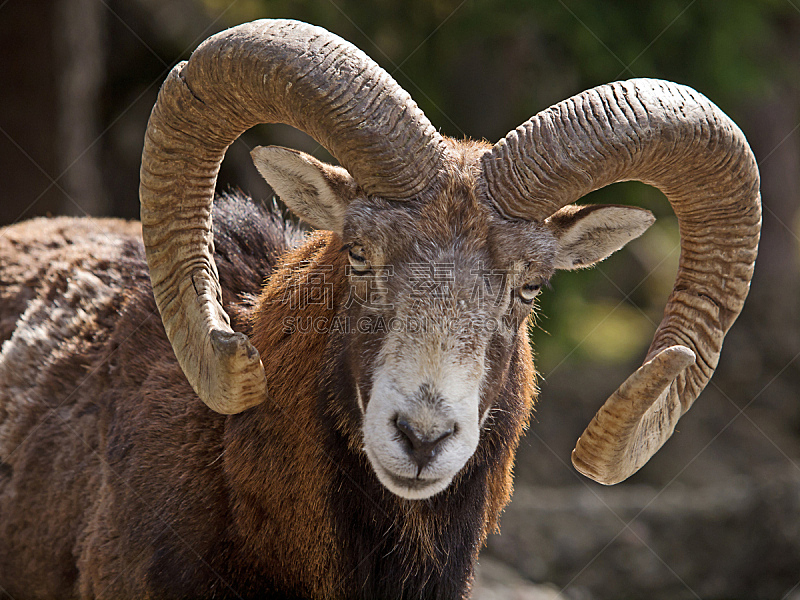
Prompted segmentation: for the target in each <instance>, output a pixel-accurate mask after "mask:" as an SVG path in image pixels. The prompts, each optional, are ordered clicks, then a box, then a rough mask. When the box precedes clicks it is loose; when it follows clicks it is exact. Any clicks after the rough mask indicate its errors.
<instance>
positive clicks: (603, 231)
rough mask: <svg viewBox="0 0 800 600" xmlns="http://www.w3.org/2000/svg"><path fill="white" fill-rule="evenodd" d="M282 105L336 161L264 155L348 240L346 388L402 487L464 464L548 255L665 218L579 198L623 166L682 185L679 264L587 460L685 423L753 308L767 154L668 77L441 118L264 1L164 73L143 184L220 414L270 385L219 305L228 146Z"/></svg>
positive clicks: (267, 165) (156, 279)
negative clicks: (482, 139) (488, 114)
mask: <svg viewBox="0 0 800 600" xmlns="http://www.w3.org/2000/svg"><path fill="white" fill-rule="evenodd" d="M223 115H224V116H223ZM276 121H280V122H284V123H288V124H290V125H293V126H295V127H297V128H299V129H302V130H304V131H306V132H308V133H309V134H311V135H312V136H313V137H314V138H315V139H317V140H318V141H319V142H320V143H322V144H323V145H324V146H325V147H326V148H328V149H329V150H330V151H331V153H332V154H333V155H334V156H336V157H337V158H338V159H339V161H340V162H341V165H342V166H341V167H333V166H329V165H324V164H322V163H320V162H318V161H317V160H315V159H314V158H312V157H310V156H308V155H304V154H301V153H297V152H294V151H290V150H286V149H282V148H274V147H273V148H260V149H257V150H256V151H254V159H255V162H256V165H257V166H258V168H259V170H260V171H261V172H262V174H263V175H264V176H265V178H266V179H267V180H268V181H269V182H270V184H271V185H272V186H273V187H274V188H275V189H276V191H277V192H278V194H279V195H280V196H281V198H282V199H283V200H284V201H285V202H286V203H287V205H288V206H289V207H290V208H291V209H292V210H293V211H294V212H295V213H296V214H297V215H298V216H300V217H302V218H303V219H305V220H306V221H308V222H309V223H310V224H311V225H313V226H315V227H317V228H322V229H328V230H331V231H333V232H335V233H336V234H337V235H338V236H339V237H340V238H341V247H342V253H345V254H346V255H347V260H348V262H349V269H348V273H347V274H346V275H345V274H342V276H347V277H349V279H350V284H351V288H352V289H353V290H354V292H353V293H354V294H355V295H356V297H357V298H356V299H358V300H359V301H357V302H352V303H350V304H349V305H347V306H345V307H343V309H344V310H347V311H348V314H349V315H351V316H352V317H353V319H352V320H351V321H350V324H351V329H350V330H349V331H348V332H347V333H346V335H347V342H346V344H344V348H345V352H346V353H347V357H348V363H347V364H348V367H349V369H350V370H351V371H352V373H353V377H354V383H355V386H354V388H355V395H356V398H355V399H354V402H357V403H358V406H359V408H360V411H361V413H362V414H363V438H364V446H365V449H366V453H367V456H368V457H369V459H370V462H371V464H372V466H373V468H374V470H375V472H376V473H377V475H378V477H379V478H380V480H381V481H382V482H383V483H384V485H386V486H387V487H388V488H389V489H390V490H392V491H394V492H395V493H397V494H399V495H401V496H404V497H408V498H424V497H428V496H430V495H432V494H434V493H436V492H438V491H440V490H442V489H444V488H445V487H446V486H447V485H448V484H449V482H450V481H451V480H452V478H453V477H454V476H455V475H456V474H457V473H458V471H459V470H460V469H461V468H462V467H463V465H464V464H465V463H466V461H467V460H468V459H469V458H470V456H472V454H473V452H474V451H475V449H476V447H477V445H478V443H479V438H480V429H481V426H482V424H483V423H484V420H485V419H486V418H487V415H488V414H490V411H491V407H492V405H493V402H494V398H495V397H496V394H497V393H498V392H499V388H500V386H499V383H500V382H502V380H503V379H504V377H506V373H507V368H508V365H509V362H510V360H511V356H512V354H513V353H514V352H517V351H518V349H519V348H520V344H525V343H527V342H526V339H525V336H526V329H525V323H526V320H527V318H528V315H529V314H530V310H531V304H532V301H533V298H534V296H535V295H536V293H537V291H538V290H539V288H540V287H541V286H542V285H543V284H545V283H546V281H547V280H548V278H549V277H550V275H551V274H552V272H553V271H554V270H555V269H573V268H579V267H583V266H588V265H591V264H593V263H594V262H596V261H598V260H602V259H603V258H605V257H606V256H608V255H609V254H610V253H611V252H613V251H615V250H617V249H618V248H620V247H622V246H623V245H624V244H625V243H626V242H628V241H629V240H631V239H633V238H635V237H636V236H638V235H640V234H641V233H642V232H644V230H645V229H646V228H647V227H648V226H649V225H650V223H651V222H652V216H651V215H650V213H648V212H647V211H643V210H640V209H636V208H626V207H618V206H586V207H577V206H575V205H574V204H573V203H574V202H575V201H577V200H578V199H580V198H581V197H582V196H584V195H585V194H587V193H588V192H590V191H592V190H594V189H597V188H600V187H603V186H606V185H608V184H611V183H614V182H616V181H621V180H629V179H637V180H640V181H644V182H646V183H649V184H651V185H654V186H656V187H658V188H659V189H660V190H662V191H663V192H664V194H665V195H666V196H667V198H668V199H669V201H670V203H671V204H672V206H673V208H674V210H675V213H676V214H677V216H678V219H679V223H680V230H681V257H680V266H679V270H678V274H677V278H676V281H675V285H674V288H673V292H672V294H671V296H670V298H669V301H668V304H667V308H666V311H665V315H664V318H663V320H662V323H661V325H660V326H659V328H658V330H657V332H656V335H655V339H654V340H653V343H652V345H651V347H650V350H649V352H648V355H647V357H646V359H645V362H644V364H643V366H642V367H641V368H640V369H639V370H637V371H636V372H635V373H634V374H633V375H632V376H631V377H630V378H629V379H628V380H627V381H626V382H625V383H623V385H622V386H621V387H620V389H619V390H618V391H617V392H615V393H614V394H613V395H612V397H611V398H610V399H609V400H608V401H607V402H606V403H605V404H604V405H603V407H602V408H601V409H600V411H599V412H598V413H597V416H596V417H595V418H594V419H593V421H592V423H591V424H590V425H589V427H588V429H587V430H586V432H585V433H584V434H583V436H581V438H580V440H579V441H578V445H577V447H576V450H575V452H574V454H573V462H574V464H575V466H576V467H577V468H578V469H579V470H580V471H581V472H583V473H585V474H586V475H588V476H590V477H592V478H594V479H596V480H598V481H601V482H603V483H615V482H618V481H621V480H622V479H625V478H626V477H628V476H629V475H630V474H632V473H633V472H635V471H636V470H637V469H639V468H640V467H641V466H642V465H643V464H644V463H645V462H646V461H647V460H648V459H649V457H650V456H652V454H653V453H654V452H655V451H656V450H657V449H658V448H659V447H660V446H661V445H662V444H663V443H664V442H665V441H666V439H667V438H668V437H669V436H670V435H671V434H672V431H673V430H674V428H675V425H676V423H677V421H678V419H679V418H680V416H681V415H682V414H683V413H684V412H685V411H686V410H687V409H688V408H689V407H690V406H691V404H692V402H693V401H694V400H695V398H696V397H697V395H698V394H699V393H700V391H701V390H702V389H703V387H704V386H705V385H706V383H707V382H708V380H709V378H710V377H711V375H712V373H713V370H714V367H715V366H716V363H717V360H718V357H719V353H720V349H721V345H722V340H723V338H724V336H725V333H726V332H727V330H728V328H729V327H730V326H731V324H732V323H733V321H734V319H735V318H736V316H737V315H738V313H739V311H740V310H741V307H742V304H743V302H744V298H745V296H746V294H747V291H748V287H749V281H750V278H751V276H752V269H753V263H754V260H755V254H756V248H757V243H758V234H759V225H760V204H759V192H758V171H757V168H756V164H755V160H754V158H753V156H752V153H751V152H750V150H749V148H748V146H747V143H746V141H745V139H744V137H743V135H742V133H741V132H740V131H739V129H738V128H737V127H736V126H735V125H734V124H733V123H732V122H731V121H730V120H729V119H728V118H727V117H726V116H725V115H724V114H723V113H722V112H721V111H720V110H719V109H718V108H717V107H716V106H714V104H712V103H711V102H710V101H709V100H708V99H706V98H705V97H703V96H702V95H700V94H698V93H697V92H695V91H693V90H691V89H689V88H686V87H684V86H680V85H676V84H671V83H666V82H662V81H655V80H631V81H626V82H620V83H614V84H610V85H605V86H601V87H598V88H595V89H592V90H589V91H587V92H584V93H582V94H580V95H578V96H574V97H573V98H570V99H569V100H566V101H564V102H562V103H560V104H558V105H555V106H553V107H551V108H549V109H547V110H545V111H543V112H541V113H539V114H538V115H536V116H534V117H533V118H531V119H530V120H529V121H527V122H525V123H524V124H522V125H521V126H520V127H518V128H517V129H515V130H513V131H512V132H511V133H509V134H508V135H507V136H506V137H505V138H504V139H502V140H500V141H499V142H498V143H497V144H495V145H494V146H489V145H483V144H478V143H474V142H457V141H453V140H449V139H446V138H444V137H442V136H440V135H439V134H438V133H437V132H436V130H435V129H434V128H433V127H432V126H431V124H430V123H429V122H428V120H427V119H426V118H425V116H424V115H423V114H422V113H421V111H420V110H419V109H418V108H417V106H416V105H415V104H414V103H413V101H412V100H411V99H410V97H409V96H408V94H407V93H406V92H404V91H403V90H402V89H400V88H399V87H398V86H397V84H396V83H395V82H394V81H393V80H392V79H391V78H390V77H389V76H388V75H387V74H386V73H385V72H384V71H382V70H381V69H380V68H379V67H378V66H377V65H376V64H374V63H373V62H372V61H371V60H370V59H369V58H367V57H366V56H365V55H364V54H363V53H361V52H360V51H359V50H357V49H356V48H354V47H353V46H351V45H350V44H348V43H347V42H344V41H343V40H341V39H339V38H337V37H335V36H332V35H331V34H329V33H327V32H325V31H323V30H320V29H317V28H314V27H310V26H308V25H304V24H301V23H296V22H291V21H268V22H256V23H253V24H249V25H247V26H242V27H239V28H235V29H232V30H229V31H227V32H223V33H222V34H220V35H218V36H215V37H213V38H211V39H210V40H208V41H207V42H205V43H204V44H203V45H202V46H201V47H200V48H199V49H198V50H197V51H196V53H195V54H194V55H193V57H192V59H191V61H190V62H189V63H188V64H185V65H180V66H179V67H176V70H175V71H173V73H172V74H171V76H170V77H169V78H168V80H167V82H166V83H165V85H164V88H163V89H162V92H161V95H160V97H159V102H158V104H157V106H156V108H155V109H154V112H153V116H152V117H151V123H150V126H149V128H148V134H147V140H146V147H145V153H144V156H143V160H142V188H141V197H142V221H143V224H144V227H145V241H146V244H147V249H148V261H149V263H150V265H151V274H152V278H153V283H154V290H155V294H156V299H157V301H158V304H159V308H160V310H161V313H162V317H163V319H164V322H165V325H166V328H167V332H168V334H169V336H170V339H171V341H172V343H173V347H174V348H175V351H176V354H177V356H178V359H179V361H180V362H181V366H182V367H183V369H184V372H185V373H186V375H187V377H188V379H189V381H190V382H191V383H192V385H193V386H194V388H195V390H196V391H197V393H198V394H199V395H200V397H201V398H203V400H204V401H205V402H206V403H208V404H209V406H211V407H212V408H214V409H215V410H219V411H220V412H238V411H241V410H244V409H246V408H248V407H249V406H252V405H254V404H256V403H258V402H261V401H263V399H264V398H265V396H266V393H267V392H266V390H265V381H264V375H263V367H262V365H261V362H260V358H259V355H258V353H257V352H256V351H255V349H254V348H253V347H252V346H251V345H250V344H249V342H248V340H247V339H246V338H245V337H244V336H241V335H239V334H234V333H233V332H231V331H230V328H229V326H228V325H227V316H226V315H225V313H224V311H223V310H222V308H221V306H220V303H219V296H220V293H219V284H218V282H217V280H216V270H215V267H214V264H213V259H212V254H211V252H210V248H211V247H212V238H211V233H210V229H209V214H210V206H211V197H212V193H213V184H214V180H215V177H216V173H217V169H218V166H219V163H220V161H221V160H222V156H223V154H224V151H225V149H226V148H227V146H228V145H229V144H230V143H231V142H232V141H233V140H234V139H235V138H236V137H237V136H238V135H239V134H240V133H241V132H242V131H244V130H245V129H247V128H249V127H251V126H252V125H254V124H256V123H260V122H276ZM199 141H202V144H201V143H199ZM166 215H172V216H166ZM198 300H199V301H198ZM362 322H363V323H366V325H365V326H363V327H359V326H356V325H355V324H356V323H362ZM381 322H382V323H383V325H382V326H381V325H380V323H381Z"/></svg>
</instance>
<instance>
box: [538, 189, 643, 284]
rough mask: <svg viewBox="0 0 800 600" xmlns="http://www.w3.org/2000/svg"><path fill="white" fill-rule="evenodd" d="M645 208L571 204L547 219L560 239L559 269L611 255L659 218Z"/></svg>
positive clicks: (557, 255)
mask: <svg viewBox="0 0 800 600" xmlns="http://www.w3.org/2000/svg"><path fill="white" fill-rule="evenodd" d="M655 220H656V219H655V217H654V216H653V213H651V212H650V211H649V210H645V209H643V208H636V207H632V206H616V205H607V204H591V205H588V206H575V205H574V204H570V205H567V206H565V207H563V208H561V209H560V210H558V211H556V212H555V213H553V215H551V216H550V217H549V218H547V219H545V222H544V223H545V225H546V226H547V227H548V228H549V229H550V231H552V233H553V235H555V237H556V240H557V241H558V251H557V253H556V261H555V268H556V269H581V268H583V267H588V266H590V265H593V264H595V263H597V262H600V261H601V260H603V259H605V258H607V257H609V256H610V255H611V254H613V253H614V252H616V251H617V250H619V249H620V248H622V247H623V246H624V245H625V244H627V243H628V242H630V241H631V240H633V239H636V238H637V237H639V236H640V235H642V234H643V233H644V232H645V231H646V230H647V228H648V227H650V225H652V224H653V223H654V222H655Z"/></svg>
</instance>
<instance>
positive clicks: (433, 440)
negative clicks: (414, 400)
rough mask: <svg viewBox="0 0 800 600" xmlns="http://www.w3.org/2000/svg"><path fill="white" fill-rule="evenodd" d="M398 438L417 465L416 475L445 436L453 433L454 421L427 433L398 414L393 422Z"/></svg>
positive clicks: (433, 455)
mask: <svg viewBox="0 0 800 600" xmlns="http://www.w3.org/2000/svg"><path fill="white" fill-rule="evenodd" d="M394 425H395V427H396V428H397V431H398V432H399V434H400V438H401V439H402V440H403V442H404V443H405V446H406V452H407V453H408V456H409V458H410V459H411V460H412V461H413V462H414V464H415V465H417V477H419V475H420V473H422V470H423V469H424V468H425V467H426V466H427V465H428V463H430V462H431V460H433V458H434V457H435V456H436V451H437V449H438V448H439V447H440V446H441V444H442V442H444V441H445V440H446V439H447V438H449V437H450V436H452V435H453V434H454V433H455V430H456V426H455V423H452V424H450V425H448V426H447V427H446V428H445V429H444V430H441V429H438V430H437V431H436V433H434V434H432V435H429V434H425V433H423V432H422V431H421V429H420V428H419V427H415V426H414V425H413V424H412V423H411V422H410V420H409V419H407V418H406V417H402V416H398V417H397V418H396V419H395V422H394Z"/></svg>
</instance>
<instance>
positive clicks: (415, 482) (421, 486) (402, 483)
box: [386, 471, 442, 492]
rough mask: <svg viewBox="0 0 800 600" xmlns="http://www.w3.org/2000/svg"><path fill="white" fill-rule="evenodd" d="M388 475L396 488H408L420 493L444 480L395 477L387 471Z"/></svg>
mask: <svg viewBox="0 0 800 600" xmlns="http://www.w3.org/2000/svg"><path fill="white" fill-rule="evenodd" d="M386 475H387V476H388V477H389V478H390V479H391V480H392V483H394V484H395V485H396V486H399V487H404V488H408V489H409V490H412V491H415V492H419V491H423V490H426V489H428V488H430V487H432V486H436V485H437V484H439V483H441V481H442V479H441V478H440V479H420V478H418V477H402V476H400V475H394V474H393V473H389V472H388V471H386Z"/></svg>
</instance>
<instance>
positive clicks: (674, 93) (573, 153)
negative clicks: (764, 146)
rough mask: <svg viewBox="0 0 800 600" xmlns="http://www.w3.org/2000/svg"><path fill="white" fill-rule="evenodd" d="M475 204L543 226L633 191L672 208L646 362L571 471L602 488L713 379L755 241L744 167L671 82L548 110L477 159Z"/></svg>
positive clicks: (650, 448) (742, 156) (740, 148)
mask: <svg viewBox="0 0 800 600" xmlns="http://www.w3.org/2000/svg"><path fill="white" fill-rule="evenodd" d="M482 167H483V172H484V173H483V175H484V180H485V185H486V193H487V195H488V197H489V199H490V201H491V202H492V203H493V204H494V206H495V207H496V208H497V210H498V211H500V213H501V214H503V215H504V216H506V217H507V218H511V219H514V218H517V219H526V220H536V221H541V220H543V219H545V218H547V217H548V216H549V215H551V214H552V213H554V212H555V211H556V210H558V209H559V208H561V207H562V206H564V205H565V204H569V203H571V202H574V201H576V200H577V199H578V198H580V197H582V196H584V195H585V194H587V193H589V192H590V191H592V190H595V189H597V188H601V187H603V186H606V185H608V184H611V183H614V182H616V181H623V180H630V179H637V180H640V181H643V182H645V183H648V184H651V185H653V186H655V187H657V188H659V189H660V190H661V191H662V192H664V194H665V195H666V196H667V198H668V199H669V201H670V204H671V205H672V208H673V210H674V211H675V214H676V215H677V217H678V223H679V226H680V232H681V256H680V266H679V268H678V274H677V277H676V279H675V285H674V287H673V290H672V293H671V295H670V297H669V301H668V303H667V307H666V309H665V311H664V318H663V319H662V321H661V324H660V325H659V327H658V329H657V331H656V334H655V338H654V340H653V343H652V345H651V346H650V349H649V350H648V353H647V357H646V358H645V363H644V364H643V365H642V367H641V368H639V369H638V370H637V371H636V372H635V373H634V374H633V375H631V377H629V378H628V379H627V380H626V381H625V383H623V384H622V386H621V387H620V388H619V389H618V390H617V391H616V392H615V393H614V394H612V396H611V397H610V398H609V399H608V400H607V401H606V403H605V404H604V405H603V407H602V408H601V409H600V410H599V411H598V413H597V415H596V416H595V417H594V419H592V422H591V423H590V424H589V426H588V427H587V429H586V431H585V432H584V433H583V435H582V436H581V437H580V439H579V440H578V443H577V445H576V447H575V450H574V451H573V453H572V462H573V464H574V465H575V467H576V468H577V469H578V470H579V471H580V472H581V473H583V474H584V475H587V476H588V477H591V478H592V479H595V480H596V481H599V482H600V483H605V484H612V483H617V482H619V481H622V480H624V479H626V478H627V477H629V476H630V475H632V474H633V473H635V472H636V471H637V470H638V469H639V468H640V467H642V465H644V464H645V463H646V462H647V461H648V460H649V459H650V457H651V456H652V455H653V454H654V453H655V452H656V451H657V450H658V449H659V448H660V447H661V445H662V444H663V443H664V442H665V441H666V440H667V439H668V438H669V437H670V436H671V435H672V432H673V431H674V429H675V425H676V424H677V422H678V419H679V418H680V417H681V415H682V414H683V413H685V412H686V411H687V410H688V409H689V407H690V406H691V405H692V403H693V402H694V400H695V399H696V398H697V396H698V394H700V392H701V391H702V390H703V388H704V387H705V385H706V384H707V383H708V380H709V379H710V378H711V375H712V374H713V373H714V369H715V368H716V366H717V361H718V359H719V353H720V350H721V348H722V341H723V339H724V337H725V334H726V333H727V331H728V329H729V328H730V326H731V325H732V324H733V322H734V320H735V319H736V317H737V316H738V315H739V312H740V311H741V309H742V305H743V303H744V299H745V297H746V296H747V292H748V290H749V287H750V279H751V278H752V275H753V267H754V264H755V258H756V253H757V250H758V238H759V232H760V229H761V200H760V195H759V176H758V167H757V165H756V161H755V157H754V156H753V154H752V152H751V151H750V147H749V146H748V145H747V141H746V140H745V137H744V135H743V134H742V132H741V131H740V130H739V128H738V127H737V126H736V125H735V124H734V123H733V122H732V121H731V120H730V119H729V118H728V117H727V116H726V115H725V114H724V113H723V112H722V111H721V110H720V109H719V108H717V107H716V106H715V105H714V104H713V103H711V101H709V100H708V99H707V98H706V97H704V96H702V95H701V94H699V93H697V92H696V91H694V90H692V89H690V88H688V87H685V86H682V85H677V84H674V83H668V82H664V81H657V80H650V79H634V80H630V81H625V82H617V83H613V84H608V85H604V86H600V87H597V88H594V89H592V90H589V91H586V92H584V93H582V94H579V95H577V96H574V97H572V98H570V99H568V100H565V101H564V102H561V103H560V104H557V105H555V106H552V107H550V108H549V109H547V110H545V111H543V112H541V113H539V114H538V115H536V116H534V117H533V118H531V119H530V120H529V121H527V122H525V123H524V124H523V125H521V126H519V127H517V128H516V129H515V130H514V131H512V132H510V133H509V134H508V135H507V136H506V137H505V138H504V139H502V140H500V141H499V142H498V143H497V144H496V145H495V146H494V147H493V148H492V150H491V151H489V152H487V154H486V155H484V157H483V164H482Z"/></svg>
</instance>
